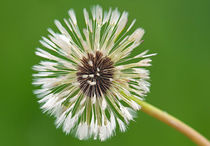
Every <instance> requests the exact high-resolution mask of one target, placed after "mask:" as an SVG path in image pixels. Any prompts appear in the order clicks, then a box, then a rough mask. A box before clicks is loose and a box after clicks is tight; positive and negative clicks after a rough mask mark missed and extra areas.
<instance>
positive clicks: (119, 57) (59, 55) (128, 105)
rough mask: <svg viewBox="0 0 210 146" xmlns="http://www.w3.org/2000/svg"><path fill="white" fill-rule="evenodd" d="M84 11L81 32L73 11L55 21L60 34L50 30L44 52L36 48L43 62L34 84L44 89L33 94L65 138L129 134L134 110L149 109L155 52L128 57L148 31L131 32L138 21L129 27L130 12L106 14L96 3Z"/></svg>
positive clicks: (106, 136)
mask: <svg viewBox="0 0 210 146" xmlns="http://www.w3.org/2000/svg"><path fill="white" fill-rule="evenodd" d="M83 12H84V20H85V24H86V26H85V28H84V29H83V30H82V31H81V29H80V28H79V27H78V22H77V19H76V14H75V12H74V11H73V10H69V12H68V13H69V18H68V19H64V21H63V23H61V22H59V21H58V20H55V25H56V26H57V28H58V30H59V32H54V31H53V30H52V29H48V31H49V33H50V34H49V35H48V37H42V40H40V43H41V44H42V46H43V49H41V48H37V51H36V55H38V56H40V57H42V58H44V59H45V61H41V62H40V63H39V64H38V65H35V66H33V69H34V70H35V71H37V73H36V74H34V75H33V76H34V81H33V84H34V85H37V86H39V87H40V88H39V89H37V90H35V91H34V93H35V94H36V95H37V97H38V98H39V103H40V104H41V109H42V110H43V112H48V113H49V114H51V115H52V116H54V117H55V118H56V121H55V124H56V126H57V127H62V129H63V131H64V132H65V133H66V134H69V133H72V134H73V135H75V136H76V137H78V138H79V139H81V140H84V139H89V138H94V139H100V140H101V141H104V140H106V139H107V138H109V137H111V136H112V135H114V133H115V130H116V128H117V127H118V129H119V130H120V131H122V132H124V131H126V128H127V125H128V124H129V122H130V121H132V120H134V118H135V115H136V111H137V110H139V109H141V106H142V108H145V104H143V103H144V102H143V99H144V96H145V95H146V94H147V93H148V92H149V87H150V83H149V82H148V80H149V71H148V70H147V69H146V67H148V66H151V64H150V62H151V59H150V58H149V57H150V56H153V55H155V54H148V50H146V51H143V52H141V53H139V54H137V55H136V56H132V57H130V54H131V52H132V51H133V50H134V49H135V48H137V47H138V46H139V45H140V44H141V43H142V37H143V35H144V30H143V29H142V28H137V29H136V30H133V29H132V27H133V25H134V23H135V20H133V21H132V22H131V23H128V13H127V12H125V11H124V12H122V13H120V12H119V11H118V9H114V10H112V9H111V8H110V9H109V10H108V11H103V10H102V8H101V7H100V6H98V5H97V6H94V7H93V8H92V9H91V13H88V11H87V10H86V9H84V10H83ZM141 101H142V102H141ZM144 111H146V110H144Z"/></svg>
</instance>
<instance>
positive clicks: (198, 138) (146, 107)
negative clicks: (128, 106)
mask: <svg viewBox="0 0 210 146" xmlns="http://www.w3.org/2000/svg"><path fill="white" fill-rule="evenodd" d="M133 100H135V101H136V102H137V103H138V104H139V105H140V106H141V109H142V111H143V112H145V113H147V114H149V115H150V116H152V117H154V118H156V119H158V120H160V121H162V122H164V123H166V124H167V125H169V126H171V127H173V128H175V129H176V130H178V131H179V132H181V133H183V134H184V135H186V136H187V137H188V138H189V139H191V140H192V141H193V142H194V143H196V144H197V145H199V146H210V142H209V140H208V139H206V138H205V137H204V136H202V135H201V134H200V133H198V132H197V131H196V130H194V129H193V128H191V127H189V126H188V125H186V124H185V123H183V122H182V121H180V120H178V119H176V118H175V117H173V116H171V115H170V114H168V113H166V112H164V111H162V110H160V109H158V108H156V107H154V106H153V105H151V104H149V103H147V102H145V101H141V100H137V99H133Z"/></svg>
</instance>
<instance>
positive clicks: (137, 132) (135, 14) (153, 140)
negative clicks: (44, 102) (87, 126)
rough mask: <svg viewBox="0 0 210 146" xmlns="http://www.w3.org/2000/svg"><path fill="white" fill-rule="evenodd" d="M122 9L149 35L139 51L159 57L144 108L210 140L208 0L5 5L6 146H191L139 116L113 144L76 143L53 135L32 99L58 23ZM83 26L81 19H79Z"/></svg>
mask: <svg viewBox="0 0 210 146" xmlns="http://www.w3.org/2000/svg"><path fill="white" fill-rule="evenodd" d="M95 4H100V5H101V6H102V7H103V8H106V9H107V8H109V7H118V8H119V9H120V10H121V11H122V10H126V11H128V12H129V18H130V19H129V20H130V21H131V20H132V19H134V18H136V19H137V22H136V25H135V27H136V28H137V27H143V28H144V29H145V30H146V34H145V36H144V38H143V39H144V40H145V41H144V43H143V44H142V45H141V47H140V48H141V49H142V50H145V49H150V51H151V52H157V53H158V56H155V57H153V63H152V64H153V66H152V67H150V70H151V83H152V87H151V93H149V94H148V96H147V101H148V102H150V103H151V104H154V105H156V106H157V107H160V108H162V109H163V110H165V111H167V112H169V113H171V114H173V115H174V116H176V117H178V118H180V119H181V120H183V121H185V122H186V123H188V124H189V125H191V126H192V127H194V128H195V129H197V130H198V131H200V132H201V133H202V134H203V135H205V136H206V137H207V138H209V139H210V94H209V87H210V37H209V34H210V1H209V0H200V1H198V0H158V1H157V0H83V1H81V0H58V1H56V0H1V5H0V16H1V17H0V19H1V21H0V26H1V27H0V29H1V33H0V42H1V44H0V46H1V49H0V52H1V57H0V63H1V71H0V77H1V80H0V81H1V88H0V89H1V94H0V96H1V101H0V145H1V146H77V145H78V146H98V145H101V146H118V145H119V146H127V145H130V146H132V145H139V146H193V145H194V144H193V143H192V142H191V141H190V140H188V139H187V138H186V137H185V136H183V135H182V134H180V133H179V132H177V131H175V130H174V129H172V128H170V127H168V126H167V125H165V124H163V123H161V122H159V121H158V120H156V119H153V118H152V117H150V116H148V115H146V114H145V113H142V112H141V111H140V112H139V113H138V118H137V119H136V121H135V122H131V124H130V125H129V128H128V130H127V132H125V133H120V132H117V134H116V136H114V137H112V138H111V139H109V140H107V141H105V142H100V141H92V140H91V141H79V140H77V139H76V138H74V137H73V136H71V135H67V136H66V135H65V134H64V133H63V132H62V131H61V129H58V130H56V128H55V126H54V119H53V118H52V117H49V116H48V115H46V114H42V112H41V110H40V109H39V105H38V103H37V98H36V97H35V95H33V94H32V90H33V89H34V87H33V86H32V85H31V81H32V72H33V71H32V69H31V68H32V66H33V65H34V64H37V63H38V62H39V60H40V58H39V57H36V56H35V54H34V51H35V48H36V47H39V46H40V44H39V42H38V41H39V39H40V38H41V36H42V35H44V36H46V35H47V30H46V29H47V28H48V27H52V28H54V24H53V21H54V19H59V20H62V18H63V17H67V11H68V10H69V9H70V8H74V10H75V11H76V13H77V14H79V15H80V16H82V9H83V8H90V7H91V6H92V5H95ZM79 19H82V18H79Z"/></svg>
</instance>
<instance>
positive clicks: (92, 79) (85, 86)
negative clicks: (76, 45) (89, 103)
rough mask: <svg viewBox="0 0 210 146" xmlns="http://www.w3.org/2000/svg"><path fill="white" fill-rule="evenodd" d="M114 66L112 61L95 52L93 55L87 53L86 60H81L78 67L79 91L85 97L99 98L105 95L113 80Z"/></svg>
mask: <svg viewBox="0 0 210 146" xmlns="http://www.w3.org/2000/svg"><path fill="white" fill-rule="evenodd" d="M113 74H114V66H113V62H112V60H111V59H110V58H109V57H107V56H104V55H103V54H102V53H101V52H99V51H97V52H96V53H95V54H91V53H88V54H87V58H86V57H83V58H82V59H81V65H79V66H78V72H77V81H78V82H79V83H80V89H81V90H82V91H83V93H84V94H85V95H87V97H93V96H96V97H101V96H102V95H106V93H107V90H109V88H110V86H111V83H112V82H111V80H112V79H113Z"/></svg>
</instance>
